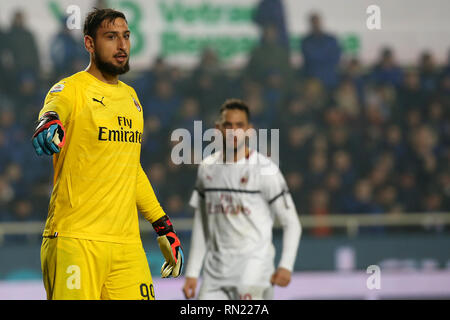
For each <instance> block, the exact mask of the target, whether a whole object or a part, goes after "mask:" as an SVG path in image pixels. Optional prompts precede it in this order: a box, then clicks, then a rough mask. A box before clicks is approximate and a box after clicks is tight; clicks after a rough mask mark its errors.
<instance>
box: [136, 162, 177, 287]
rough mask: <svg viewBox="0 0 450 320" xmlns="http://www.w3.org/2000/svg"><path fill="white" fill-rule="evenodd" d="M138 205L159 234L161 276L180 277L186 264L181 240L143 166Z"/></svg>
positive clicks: (137, 197) (137, 194)
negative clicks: (161, 263)
mask: <svg viewBox="0 0 450 320" xmlns="http://www.w3.org/2000/svg"><path fill="white" fill-rule="evenodd" d="M136 205H137V208H138V210H139V212H140V213H141V214H142V215H143V216H144V217H145V219H147V221H149V222H150V223H151V224H152V226H153V229H155V232H156V233H157V234H158V238H157V241H158V245H159V248H160V249H161V252H162V254H163V256H164V259H165V262H164V263H163V265H162V268H161V276H162V277H163V278H167V277H171V276H172V277H175V278H176V277H178V276H179V275H180V274H181V272H182V271H183V264H184V255H183V249H182V246H181V242H180V239H179V238H178V236H177V234H176V232H175V229H174V227H173V224H172V222H171V221H170V219H169V217H168V216H167V215H166V214H165V212H164V210H163V209H162V207H161V205H160V204H159V201H158V199H157V198H156V195H155V192H154V191H153V188H152V185H151V184H150V181H149V179H148V178H147V175H146V174H145V172H144V170H143V169H142V167H141V166H139V169H138V178H137V186H136Z"/></svg>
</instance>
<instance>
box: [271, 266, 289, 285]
mask: <svg viewBox="0 0 450 320" xmlns="http://www.w3.org/2000/svg"><path fill="white" fill-rule="evenodd" d="M270 282H271V283H272V284H273V285H277V286H280V287H286V286H287V285H288V284H289V282H291V272H290V271H289V270H288V269H285V268H278V269H277V271H275V273H274V274H273V275H272V278H271V279H270Z"/></svg>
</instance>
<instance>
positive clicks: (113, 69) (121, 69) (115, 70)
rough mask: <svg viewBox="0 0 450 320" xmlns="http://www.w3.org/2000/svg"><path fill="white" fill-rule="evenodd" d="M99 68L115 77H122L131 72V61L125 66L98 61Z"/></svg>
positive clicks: (124, 64) (125, 63)
mask: <svg viewBox="0 0 450 320" xmlns="http://www.w3.org/2000/svg"><path fill="white" fill-rule="evenodd" d="M96 65H97V68H98V69H99V70H100V71H101V72H103V73H107V74H110V75H113V76H117V75H121V74H124V73H127V72H128V71H129V70H130V64H129V60H127V61H126V62H124V63H123V64H115V63H110V62H104V61H96Z"/></svg>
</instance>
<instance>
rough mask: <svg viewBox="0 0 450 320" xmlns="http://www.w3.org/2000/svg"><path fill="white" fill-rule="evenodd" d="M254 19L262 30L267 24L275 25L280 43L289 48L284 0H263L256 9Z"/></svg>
mask: <svg viewBox="0 0 450 320" xmlns="http://www.w3.org/2000/svg"><path fill="white" fill-rule="evenodd" d="M253 21H254V22H255V23H256V24H257V25H258V26H259V28H260V29H261V30H263V29H264V27H265V26H267V25H272V26H274V27H275V28H276V30H277V34H278V44H280V45H281V46H284V47H286V48H287V49H289V34H288V31H287V29H286V22H285V17H284V6H283V2H282V0H261V1H260V2H259V3H258V5H257V6H256V8H255V10H254V13H253Z"/></svg>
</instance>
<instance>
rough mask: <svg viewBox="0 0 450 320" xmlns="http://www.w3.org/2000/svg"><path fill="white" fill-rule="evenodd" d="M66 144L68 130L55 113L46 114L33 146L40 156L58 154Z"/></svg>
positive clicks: (35, 133) (41, 119)
mask: <svg viewBox="0 0 450 320" xmlns="http://www.w3.org/2000/svg"><path fill="white" fill-rule="evenodd" d="M65 142H66V130H65V129H64V126H63V125H62V123H61V121H60V120H59V116H58V114H57V113H56V112H54V111H48V112H46V113H44V114H43V115H42V116H41V117H40V118H39V121H38V125H37V127H36V129H35V131H34V134H33V138H32V144H33V147H34V150H35V151H36V153H37V155H38V156H41V155H42V154H44V153H45V154H46V155H49V156H50V155H52V154H54V153H58V152H59V151H60V150H61V148H62V146H63V145H64V143H65Z"/></svg>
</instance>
